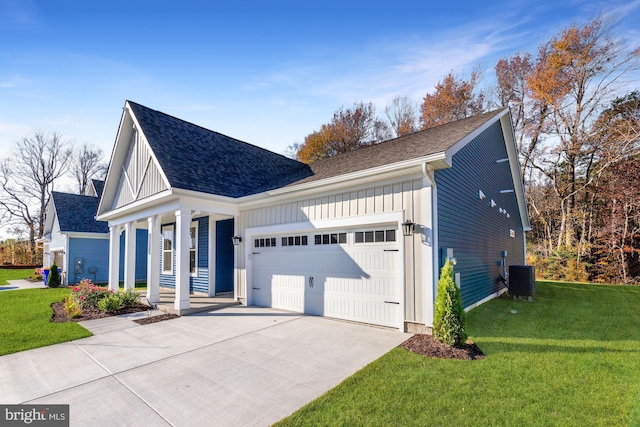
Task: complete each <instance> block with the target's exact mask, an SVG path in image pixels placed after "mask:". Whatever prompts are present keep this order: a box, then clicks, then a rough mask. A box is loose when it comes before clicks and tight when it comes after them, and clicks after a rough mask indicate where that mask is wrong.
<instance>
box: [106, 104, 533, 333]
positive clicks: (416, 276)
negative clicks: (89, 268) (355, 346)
mask: <svg viewBox="0 0 640 427" xmlns="http://www.w3.org/2000/svg"><path fill="white" fill-rule="evenodd" d="M519 171H520V168H519V164H518V156H517V152H516V147H515V143H514V138H513V129H512V125H511V116H510V113H509V110H508V109H504V110H500V111H494V112H490V113H486V114H482V115H478V116H475V117H471V118H468V119H465V120H460V121H458V122H454V123H449V124H446V125H442V126H437V127H434V128H432V129H428V130H425V131H421V132H416V133H414V134H411V135H407V136H403V137H400V138H397V139H394V140H391V141H387V142H383V143H381V144H378V145H374V146H371V147H367V148H363V149H360V150H358V151H354V152H350V153H347V154H342V155H339V156H336V157H332V158H329V159H325V160H321V161H317V162H315V163H312V164H311V165H305V164H302V163H299V162H297V161H295V160H291V159H288V158H286V157H284V156H281V155H278V154H275V153H272V152H270V151H267V150H264V149H262V148H259V147H256V146H253V145H250V144H247V143H244V142H241V141H238V140H236V139H233V138H230V137H227V136H225V135H222V134H219V133H217V132H213V131H210V130H207V129H204V128H202V127H199V126H196V125H194V124H191V123H187V122H185V121H182V120H180V119H177V118H175V117H171V116H169V115H166V114H164V113H161V112H158V111H155V110H151V109H149V108H147V107H144V106H142V105H139V104H136V103H134V102H130V101H127V102H126V103H125V106H124V110H123V114H122V118H121V121H120V127H119V130H118V134H117V137H116V141H115V147H114V149H113V152H112V157H111V161H110V167H109V172H108V174H107V179H106V182H105V187H104V194H103V196H102V198H101V201H100V206H99V208H98V215H97V218H98V219H100V220H104V221H108V223H109V230H110V233H111V245H110V253H111V259H114V260H115V259H118V260H120V259H121V257H120V252H121V247H120V245H119V244H118V236H119V233H120V231H121V230H122V229H125V230H139V229H145V230H146V232H147V233H148V240H149V242H150V244H149V247H148V249H147V257H148V273H147V276H148V297H149V299H150V300H151V301H157V300H158V297H159V294H158V292H159V290H158V289H159V286H164V287H171V288H174V289H175V302H174V306H175V308H176V309H178V310H184V309H187V308H189V305H190V300H189V293H190V292H201V293H205V294H208V295H215V294H219V293H228V292H233V296H234V298H235V299H237V300H238V301H241V302H243V303H244V304H248V305H260V306H266V307H276V308H280V309H285V310H291V311H295V312H304V313H310V314H316V315H323V316H329V317H335V318H341V319H346V320H352V321H357V322H365V323H371V324H376V325H383V326H391V327H396V328H399V329H407V330H412V331H419V330H425V329H428V328H429V327H430V326H431V325H432V321H433V304H434V301H435V292H436V287H437V280H438V275H439V269H440V266H441V265H443V263H444V260H445V259H446V258H447V257H451V258H455V259H456V260H457V263H456V266H455V277H456V280H457V282H458V283H459V286H460V288H461V293H462V299H463V304H464V306H465V308H467V309H469V308H472V307H474V306H476V305H478V304H481V303H482V302H484V301H486V300H488V299H490V298H493V297H495V296H497V295H499V294H500V293H501V292H502V291H503V290H504V289H503V288H504V287H503V285H502V283H501V282H500V280H499V279H500V276H501V274H502V273H503V271H504V270H503V266H502V263H503V261H504V262H505V263H506V265H505V266H508V265H511V264H524V263H525V235H524V232H525V231H527V230H528V229H529V218H528V214H527V210H526V205H525V199H524V192H523V188H522V180H521V177H520V172H519ZM411 223H415V225H411ZM403 224H407V225H409V226H408V227H407V231H408V234H409V235H407V236H405V235H404V233H403ZM127 234H128V233H127ZM232 236H234V237H236V240H238V239H237V238H240V239H241V241H240V242H239V244H238V245H237V246H233V245H232V243H231V240H232V239H231V237H232ZM145 249H146V248H145ZM125 250H126V251H127V253H128V254H132V253H135V251H136V242H135V239H127V240H126V243H125ZM505 251H506V253H505ZM119 268H120V266H119V265H117V264H115V263H112V265H111V266H110V274H109V286H110V287H112V288H115V287H116V286H117V283H116V277H117V276H118V271H119ZM134 268H135V260H134V259H133V258H132V257H131V256H130V255H127V256H125V257H124V270H125V273H124V277H125V279H124V280H125V286H126V287H131V286H132V282H133V277H134Z"/></svg>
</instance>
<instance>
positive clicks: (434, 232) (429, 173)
mask: <svg viewBox="0 0 640 427" xmlns="http://www.w3.org/2000/svg"><path fill="white" fill-rule="evenodd" d="M422 175H424V177H425V179H426V180H427V181H428V182H429V185H431V265H432V271H431V292H429V293H430V294H431V301H425V309H426V310H427V312H428V313H431V318H427V319H425V321H426V324H427V325H428V326H429V325H430V326H433V309H434V304H435V301H436V296H437V295H436V293H437V288H438V278H439V272H438V187H437V185H436V179H435V173H434V171H433V170H432V169H429V166H428V165H427V163H426V162H425V163H423V164H422ZM426 295H427V292H426V289H425V296H426Z"/></svg>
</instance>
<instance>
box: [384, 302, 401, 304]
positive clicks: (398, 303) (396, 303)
mask: <svg viewBox="0 0 640 427" xmlns="http://www.w3.org/2000/svg"><path fill="white" fill-rule="evenodd" d="M384 303H385V304H400V303H399V302H395V301H385V302H384Z"/></svg>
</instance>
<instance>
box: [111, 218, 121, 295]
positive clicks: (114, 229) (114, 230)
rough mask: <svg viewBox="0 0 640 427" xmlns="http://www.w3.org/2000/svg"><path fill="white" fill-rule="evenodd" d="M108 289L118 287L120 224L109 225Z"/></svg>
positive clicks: (113, 289) (116, 288)
mask: <svg viewBox="0 0 640 427" xmlns="http://www.w3.org/2000/svg"><path fill="white" fill-rule="evenodd" d="M109 289H110V290H112V291H117V290H118V289H120V226H119V225H112V226H111V227H109Z"/></svg>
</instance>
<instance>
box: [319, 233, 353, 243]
mask: <svg viewBox="0 0 640 427" xmlns="http://www.w3.org/2000/svg"><path fill="white" fill-rule="evenodd" d="M314 240H315V244H316V245H336V244H345V243H347V233H330V234H316V235H315V236H314Z"/></svg>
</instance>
